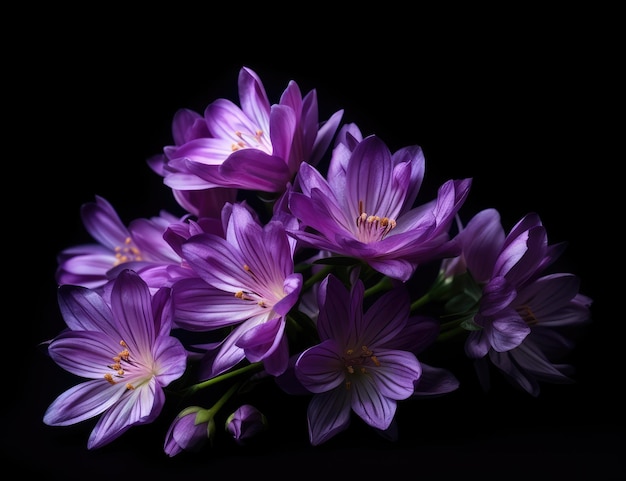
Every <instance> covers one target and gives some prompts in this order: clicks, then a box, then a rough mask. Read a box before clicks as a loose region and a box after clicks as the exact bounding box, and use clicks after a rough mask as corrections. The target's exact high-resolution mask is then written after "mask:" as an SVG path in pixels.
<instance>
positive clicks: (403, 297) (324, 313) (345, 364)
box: [295, 275, 422, 445]
mask: <svg viewBox="0 0 626 481" xmlns="http://www.w3.org/2000/svg"><path fill="white" fill-rule="evenodd" d="M363 292H364V288H363V283H362V282H361V281H358V282H357V284H356V285H355V286H354V287H353V289H352V292H349V291H348V290H347V289H346V288H345V287H344V285H343V284H342V283H341V281H339V280H338V279H337V278H336V277H335V276H333V275H329V276H328V277H327V278H326V279H325V280H324V281H323V282H322V284H321V285H320V313H319V317H318V321H317V327H318V331H319V335H320V341H321V342H320V344H317V345H315V346H313V347H310V348H309V349H307V350H305V351H304V352H303V353H302V354H301V355H300V357H299V358H298V359H297V361H296V364H295V375H296V376H297V378H298V380H299V381H300V382H301V383H302V385H303V386H304V387H305V388H306V389H307V390H309V391H310V392H312V393H314V395H313V398H312V399H311V401H310V403H309V407H308V422H309V438H310V441H311V443H312V444H313V445H318V444H321V443H323V442H325V441H327V440H328V439H330V438H331V437H333V436H335V435H336V434H337V433H339V432H341V431H343V430H345V429H347V427H348V426H349V424H350V415H351V412H352V411H354V412H355V413H356V414H357V415H358V416H359V417H360V418H361V419H363V421H365V422H366V423H367V424H369V425H370V426H372V427H374V428H377V429H379V430H382V431H384V430H386V429H388V428H389V427H390V425H391V423H392V420H393V419H394V416H395V413H396V404H397V401H398V400H400V399H407V398H408V397H410V396H411V395H412V394H413V392H414V385H415V383H416V382H417V381H418V380H419V378H420V375H421V373H422V368H421V365H420V363H419V361H418V360H417V358H416V357H415V355H414V354H412V353H411V352H408V351H404V350H400V349H398V348H397V346H398V345H400V344H401V343H402V342H403V340H402V339H401V338H402V334H403V330H404V329H405V327H406V325H407V319H408V315H409V300H408V296H407V294H406V292H405V290H404V289H402V288H399V289H396V290H393V291H390V292H389V293H386V294H384V295H383V296H382V297H381V298H380V299H379V300H378V301H377V302H376V303H374V304H373V305H372V306H371V307H370V308H369V310H367V312H363Z"/></svg>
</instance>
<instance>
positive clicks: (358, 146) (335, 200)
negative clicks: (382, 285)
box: [289, 134, 471, 281]
mask: <svg viewBox="0 0 626 481" xmlns="http://www.w3.org/2000/svg"><path fill="white" fill-rule="evenodd" d="M341 138H347V139H349V140H350V142H351V144H352V145H348V146H346V145H344V144H343V143H341V142H340V143H339V144H338V146H337V147H336V148H335V150H334V151H333V157H332V159H331V165H330V167H329V176H328V180H326V179H325V178H324V177H323V176H322V175H321V174H320V173H319V172H318V171H317V170H316V169H315V168H314V167H312V166H311V165H309V164H302V165H301V166H300V171H299V175H298V181H299V185H300V190H301V191H300V192H299V191H297V190H293V191H292V192H291V194H290V198H289V208H290V209H291V211H292V212H293V214H294V215H295V216H296V217H297V218H298V219H299V220H300V221H301V222H302V224H303V225H304V226H306V228H305V229H297V230H290V234H291V235H293V236H294V237H296V238H297V239H298V240H299V241H301V242H303V243H304V244H306V245H309V246H311V247H315V248H318V249H321V250H328V251H330V252H333V253H335V254H339V255H343V256H348V257H353V258H356V259H360V260H363V261H364V262H366V263H368V264H369V265H370V266H371V267H372V268H373V269H375V270H377V271H379V272H381V273H383V274H385V275H387V276H389V277H392V278H394V279H399V280H401V281H406V280H408V279H409V278H410V277H411V275H412V274H413V273H414V271H415V269H416V268H417V265H418V264H420V263H423V262H427V261H430V260H433V259H437V258H442V257H447V256H453V255H456V254H457V253H458V249H457V246H456V244H455V243H454V242H453V240H451V239H450V235H449V229H450V226H451V223H452V222H453V220H454V216H455V215H456V213H457V211H458V210H459V209H460V207H461V206H462V204H463V202H464V201H465V199H466V197H467V195H468V192H469V188H470V185H471V180H470V179H465V180H450V181H448V182H446V183H445V184H443V185H442V186H441V187H440V189H439V193H438V196H437V199H436V200H433V201H430V202H429V203H427V204H423V205H421V206H418V207H415V208H413V202H414V200H415V198H416V196H417V193H418V191H419V188H420V185H421V183H422V179H423V176H424V156H423V154H422V150H421V149H420V148H419V147H418V146H412V147H405V148H403V149H400V150H399V151H397V152H396V153H394V154H393V155H392V154H391V152H390V151H389V149H388V148H387V146H386V145H385V144H384V143H383V141H382V140H380V139H379V138H378V137H376V136H374V135H372V136H369V137H366V138H365V139H363V140H361V141H360V142H358V140H357V139H355V138H354V137H353V136H351V135H349V134H348V135H346V136H345V137H341V136H340V139H341Z"/></svg>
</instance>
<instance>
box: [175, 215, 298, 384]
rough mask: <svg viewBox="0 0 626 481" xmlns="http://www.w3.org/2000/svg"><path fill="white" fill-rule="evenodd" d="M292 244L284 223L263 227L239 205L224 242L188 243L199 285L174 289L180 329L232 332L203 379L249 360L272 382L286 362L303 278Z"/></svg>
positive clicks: (205, 238) (189, 282)
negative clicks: (289, 319)
mask: <svg viewBox="0 0 626 481" xmlns="http://www.w3.org/2000/svg"><path fill="white" fill-rule="evenodd" d="M294 248H295V242H294V241H293V239H291V238H290V237H289V236H288V235H287V234H286V233H285V226H284V225H283V223H282V222H279V221H275V220H270V222H269V223H268V224H266V225H265V226H262V225H261V224H260V223H259V222H258V220H257V219H255V218H254V217H253V216H252V214H251V213H250V211H249V210H248V209H247V208H246V207H245V206H243V205H241V204H235V205H233V206H232V213H231V215H230V217H229V220H228V226H227V229H226V237H225V238H223V237H221V236H217V235H212V234H199V235H196V236H193V237H191V238H190V239H189V240H187V241H186V242H184V243H183V245H182V252H183V255H184V258H185V260H186V261H187V262H188V263H189V265H190V266H191V267H192V268H193V269H194V271H195V272H196V273H197V275H198V276H199V277H200V278H199V279H193V278H189V279H182V280H180V281H177V282H176V283H175V284H174V286H173V288H172V289H173V291H172V295H173V298H174V305H175V308H176V311H175V316H176V324H177V326H179V327H182V328H183V329H187V330H191V331H211V330H215V329H219V328H221V327H226V326H233V329H232V331H231V332H230V334H229V335H228V336H227V337H226V338H225V339H224V340H223V341H222V342H221V343H220V344H219V346H217V347H216V349H215V351H214V352H212V353H211V356H212V357H211V363H210V366H209V368H208V370H206V371H204V373H203V377H207V378H208V377H212V376H215V375H217V374H219V373H221V372H224V371H226V370H228V369H230V368H231V367H233V366H235V365H236V364H237V363H239V362H240V361H242V360H243V359H244V358H247V359H248V361H250V362H258V361H263V362H264V365H265V368H266V370H267V371H268V372H270V373H272V374H279V373H280V372H282V371H283V370H284V369H285V367H286V365H287V361H288V346H287V338H286V336H285V316H286V315H287V313H288V312H289V310H290V309H291V308H292V307H293V306H294V305H295V303H296V302H297V301H298V296H299V294H300V290H301V288H302V275H301V274H299V273H294V264H293V251H294Z"/></svg>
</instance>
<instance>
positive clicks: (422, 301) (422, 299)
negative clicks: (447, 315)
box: [411, 292, 431, 313]
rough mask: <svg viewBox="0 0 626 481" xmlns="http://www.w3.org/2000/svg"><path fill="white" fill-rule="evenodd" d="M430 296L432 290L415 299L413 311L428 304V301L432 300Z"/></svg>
mask: <svg viewBox="0 0 626 481" xmlns="http://www.w3.org/2000/svg"><path fill="white" fill-rule="evenodd" d="M430 297H431V295H430V292H427V293H426V294H424V295H423V296H422V297H420V298H419V299H416V300H415V301H413V302H412V303H411V313H413V312H415V311H416V310H417V309H419V308H420V307H422V306H423V305H424V304H427V303H428V301H430Z"/></svg>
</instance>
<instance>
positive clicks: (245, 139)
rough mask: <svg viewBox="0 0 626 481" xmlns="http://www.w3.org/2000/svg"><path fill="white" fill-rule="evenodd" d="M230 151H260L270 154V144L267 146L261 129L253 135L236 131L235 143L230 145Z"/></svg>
mask: <svg viewBox="0 0 626 481" xmlns="http://www.w3.org/2000/svg"><path fill="white" fill-rule="evenodd" d="M230 149H231V150H232V151H233V152H236V151H237V150H241V149H260V150H263V151H264V152H266V153H268V154H271V153H272V148H271V144H268V142H267V139H266V138H265V136H264V134H263V131H262V130H261V129H257V130H256V131H255V132H254V133H246V132H242V131H240V130H236V131H235V141H234V142H233V143H232V144H231V146H230Z"/></svg>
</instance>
